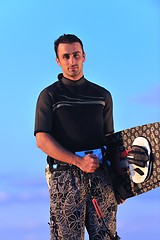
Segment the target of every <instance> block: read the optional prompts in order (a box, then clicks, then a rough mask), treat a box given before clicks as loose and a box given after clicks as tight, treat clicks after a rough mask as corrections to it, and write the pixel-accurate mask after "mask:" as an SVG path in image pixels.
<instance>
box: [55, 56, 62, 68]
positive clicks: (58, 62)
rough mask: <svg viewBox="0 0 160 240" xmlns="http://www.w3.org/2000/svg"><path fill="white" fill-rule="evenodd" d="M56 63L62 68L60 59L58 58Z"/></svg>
mask: <svg viewBox="0 0 160 240" xmlns="http://www.w3.org/2000/svg"><path fill="white" fill-rule="evenodd" d="M56 62H57V64H58V66H61V63H60V61H59V58H58V57H56Z"/></svg>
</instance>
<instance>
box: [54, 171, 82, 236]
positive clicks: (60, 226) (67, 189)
mask: <svg viewBox="0 0 160 240" xmlns="http://www.w3.org/2000/svg"><path fill="white" fill-rule="evenodd" d="M81 175H82V174H81V173H80V172H78V170H67V171H61V172H58V171H57V172H54V173H53V174H52V176H51V179H50V235H51V240H77V239H80V240H82V239H84V225H85V209H86V204H85V202H86V197H85V196H86V192H85V186H84V185H85V183H84V179H83V176H81Z"/></svg>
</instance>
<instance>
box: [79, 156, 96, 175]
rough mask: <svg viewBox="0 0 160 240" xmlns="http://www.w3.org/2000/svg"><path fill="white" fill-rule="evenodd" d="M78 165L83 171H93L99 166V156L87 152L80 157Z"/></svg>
mask: <svg viewBox="0 0 160 240" xmlns="http://www.w3.org/2000/svg"><path fill="white" fill-rule="evenodd" d="M78 167H79V168H80V169H81V170H82V171H84V172H87V173H93V172H94V171H95V170H96V169H97V168H99V158H98V157H97V156H96V155H94V154H87V155H86V156H84V157H83V158H81V161H80V164H79V166H78Z"/></svg>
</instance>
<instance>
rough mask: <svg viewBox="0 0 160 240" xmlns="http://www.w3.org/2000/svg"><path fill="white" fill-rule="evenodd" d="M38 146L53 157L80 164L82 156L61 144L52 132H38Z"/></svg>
mask: <svg viewBox="0 0 160 240" xmlns="http://www.w3.org/2000/svg"><path fill="white" fill-rule="evenodd" d="M36 143H37V146H38V148H40V149H41V150H42V151H43V152H45V153H46V154H47V155H49V156H50V157H52V158H55V159H57V160H60V161H62V162H66V163H68V164H73V165H76V166H79V164H80V161H81V158H80V157H79V156H77V155H75V154H73V153H72V152H70V151H68V150H67V149H65V148H64V147H63V146H62V145H60V144H59V143H58V142H57V141H56V140H55V139H54V138H53V137H52V136H51V135H50V134H47V133H43V132H39V133H37V134H36Z"/></svg>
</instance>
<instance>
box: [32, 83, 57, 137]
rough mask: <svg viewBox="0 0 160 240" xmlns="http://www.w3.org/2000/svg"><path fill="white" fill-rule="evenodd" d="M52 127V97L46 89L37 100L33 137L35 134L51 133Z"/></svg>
mask: <svg viewBox="0 0 160 240" xmlns="http://www.w3.org/2000/svg"><path fill="white" fill-rule="evenodd" d="M52 125H53V116H52V96H51V94H50V92H49V91H48V90H47V88H46V89H44V90H43V91H42V92H41V93H40V95H39V97H38V100H37V105H36V114H35V127H34V135H36V133H37V132H45V133H51V131H52Z"/></svg>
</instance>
